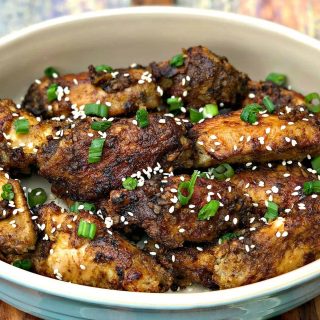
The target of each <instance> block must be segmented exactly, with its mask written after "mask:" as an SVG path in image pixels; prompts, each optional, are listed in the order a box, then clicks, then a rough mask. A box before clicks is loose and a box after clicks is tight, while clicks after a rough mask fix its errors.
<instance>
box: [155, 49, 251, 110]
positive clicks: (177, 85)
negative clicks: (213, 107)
mask: <svg viewBox="0 0 320 320" xmlns="http://www.w3.org/2000/svg"><path fill="white" fill-rule="evenodd" d="M182 54H183V57H184V62H183V65H181V66H179V67H175V66H172V65H171V64H170V61H164V62H160V63H155V62H153V63H151V64H150V68H151V72H152V74H153V75H154V76H155V78H156V80H157V82H158V83H159V85H160V87H161V88H162V89H163V90H164V93H165V95H166V96H167V97H171V96H175V97H181V98H182V99H183V102H184V103H185V106H190V107H197V108H199V107H203V106H204V105H205V104H208V103H217V104H221V103H222V104H227V105H235V104H236V102H237V101H238V100H239V99H240V98H242V97H243V96H245V95H246V93H247V82H248V80H249V78H248V76H247V75H246V74H244V73H242V72H239V71H238V70H236V69H235V68H234V67H233V66H232V65H231V64H230V63H229V62H228V59H227V58H226V57H220V56H218V55H216V54H214V53H213V52H211V51H210V50H209V49H208V48H205V47H202V46H198V47H192V48H189V49H187V50H185V49H184V50H183V51H182Z"/></svg>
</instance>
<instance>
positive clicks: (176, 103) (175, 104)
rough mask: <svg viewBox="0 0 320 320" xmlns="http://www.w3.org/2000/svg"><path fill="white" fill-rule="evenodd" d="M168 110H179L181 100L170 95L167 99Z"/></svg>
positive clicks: (181, 104)
mask: <svg viewBox="0 0 320 320" xmlns="http://www.w3.org/2000/svg"><path fill="white" fill-rule="evenodd" d="M167 104H168V105H169V111H176V110H180V109H181V108H182V107H183V102H182V100H181V99H180V98H176V97H172V98H168V99H167Z"/></svg>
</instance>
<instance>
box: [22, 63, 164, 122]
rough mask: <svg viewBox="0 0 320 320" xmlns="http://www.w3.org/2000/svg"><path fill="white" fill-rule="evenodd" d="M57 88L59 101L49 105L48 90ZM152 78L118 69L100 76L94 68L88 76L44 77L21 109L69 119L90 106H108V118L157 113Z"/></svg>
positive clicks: (145, 73) (137, 71) (142, 72)
mask: <svg viewBox="0 0 320 320" xmlns="http://www.w3.org/2000/svg"><path fill="white" fill-rule="evenodd" d="M52 84H57V85H58V88H57V91H56V92H57V99H55V100H54V101H51V102H49V101H48V97H47V89H48V87H49V86H50V85H52ZM159 92H160V91H159V90H157V84H156V83H155V81H154V78H153V77H152V75H151V74H150V73H149V72H148V71H147V70H146V69H143V68H142V67H141V68H136V69H134V68H129V69H117V70H115V71H113V72H104V71H99V72H97V71H96V70H95V68H94V67H93V66H90V67H89V72H82V73H78V74H67V75H64V76H60V77H58V78H48V77H44V78H42V79H41V83H40V84H39V83H36V82H35V83H33V84H32V85H31V86H30V88H29V89H28V92H27V94H26V96H25V98H24V100H23V103H22V107H23V108H25V109H27V110H28V111H30V112H32V113H33V114H34V115H37V116H43V117H45V118H48V117H53V116H55V117H61V116H63V117H64V116H65V117H68V116H70V115H71V114H72V112H73V111H74V112H77V110H79V107H81V106H82V105H84V104H88V103H96V102H97V101H100V103H103V104H104V103H105V104H107V105H108V106H110V107H109V114H110V115H111V116H117V115H122V114H132V113H133V112H135V111H136V110H137V109H139V108H141V107H144V108H147V109H155V108H157V107H158V106H159V105H160V101H161V96H160V93H161V92H160V93H159Z"/></svg>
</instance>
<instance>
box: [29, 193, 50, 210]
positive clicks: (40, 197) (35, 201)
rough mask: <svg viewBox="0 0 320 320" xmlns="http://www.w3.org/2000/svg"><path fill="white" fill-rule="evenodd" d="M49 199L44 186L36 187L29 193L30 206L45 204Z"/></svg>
mask: <svg viewBox="0 0 320 320" xmlns="http://www.w3.org/2000/svg"><path fill="white" fill-rule="evenodd" d="M46 201H47V194H46V192H45V191H44V189H42V188H35V189H33V190H31V191H30V192H29V193H28V204H29V207H30V208H33V207H35V206H38V205H41V204H44V203H45V202H46Z"/></svg>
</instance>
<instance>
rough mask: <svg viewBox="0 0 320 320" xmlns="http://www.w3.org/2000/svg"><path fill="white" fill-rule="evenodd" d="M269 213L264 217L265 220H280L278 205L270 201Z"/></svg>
mask: <svg viewBox="0 0 320 320" xmlns="http://www.w3.org/2000/svg"><path fill="white" fill-rule="evenodd" d="M267 208H268V209H267V212H266V213H265V215H264V218H265V219H266V220H267V221H268V222H270V221H273V220H275V219H277V218H278V208H279V207H278V205H277V204H276V203H274V202H272V201H268V207H267Z"/></svg>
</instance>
